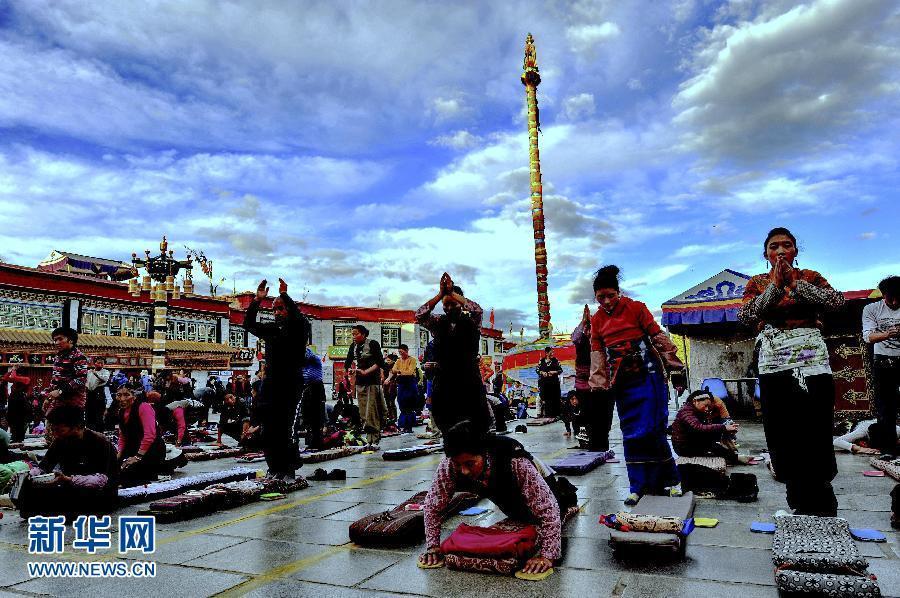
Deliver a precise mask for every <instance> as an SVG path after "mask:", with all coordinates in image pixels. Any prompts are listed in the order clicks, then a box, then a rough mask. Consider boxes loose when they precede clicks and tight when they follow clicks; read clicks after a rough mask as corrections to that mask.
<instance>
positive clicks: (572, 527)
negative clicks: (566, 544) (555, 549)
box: [562, 511, 613, 542]
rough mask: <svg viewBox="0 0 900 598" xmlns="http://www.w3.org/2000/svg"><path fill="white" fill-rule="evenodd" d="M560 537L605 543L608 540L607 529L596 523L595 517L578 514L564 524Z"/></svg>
mask: <svg viewBox="0 0 900 598" xmlns="http://www.w3.org/2000/svg"><path fill="white" fill-rule="evenodd" d="M610 512H613V511H610ZM562 535H563V537H564V538H595V539H598V540H603V541H604V542H605V541H607V540H609V529H608V528H606V527H605V526H603V525H600V524H599V523H598V522H597V515H593V514H587V513H580V514H578V515H577V516H575V517H573V518H572V519H570V520H569V521H568V522H567V523H566V526H565V527H564V528H563V530H562Z"/></svg>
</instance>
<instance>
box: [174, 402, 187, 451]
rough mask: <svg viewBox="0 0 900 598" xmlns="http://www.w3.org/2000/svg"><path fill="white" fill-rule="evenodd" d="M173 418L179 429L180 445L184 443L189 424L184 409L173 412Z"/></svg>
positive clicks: (177, 408) (179, 408)
mask: <svg viewBox="0 0 900 598" xmlns="http://www.w3.org/2000/svg"><path fill="white" fill-rule="evenodd" d="M172 417H173V418H174V419H175V424H176V425H177V427H178V435H177V438H178V443H179V444H183V443H184V434H185V432H187V422H186V421H185V420H184V407H176V408H175V410H174V411H172Z"/></svg>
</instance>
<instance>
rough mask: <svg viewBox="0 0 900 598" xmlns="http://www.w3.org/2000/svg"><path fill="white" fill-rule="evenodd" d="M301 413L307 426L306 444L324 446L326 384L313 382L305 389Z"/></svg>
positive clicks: (317, 446)
mask: <svg viewBox="0 0 900 598" xmlns="http://www.w3.org/2000/svg"><path fill="white" fill-rule="evenodd" d="M300 415H301V416H302V417H303V427H304V428H306V446H307V447H309V448H312V449H320V448H322V424H323V423H324V420H325V385H324V384H322V383H321V382H312V383H311V384H309V385H307V386H306V387H305V388H304V389H303V398H302V399H301V400H300Z"/></svg>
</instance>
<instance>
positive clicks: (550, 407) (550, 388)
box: [537, 347, 563, 417]
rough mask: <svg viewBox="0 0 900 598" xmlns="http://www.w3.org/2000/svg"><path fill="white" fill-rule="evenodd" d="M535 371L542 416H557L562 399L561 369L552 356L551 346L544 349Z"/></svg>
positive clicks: (557, 361)
mask: <svg viewBox="0 0 900 598" xmlns="http://www.w3.org/2000/svg"><path fill="white" fill-rule="evenodd" d="M537 373H538V390H539V391H540V393H541V410H542V411H543V415H544V417H558V416H559V409H560V406H561V405H560V402H561V401H562V391H561V389H560V384H559V377H560V375H561V374H562V373H563V370H562V366H561V365H559V360H558V359H556V357H554V356H553V347H547V348H546V349H544V357H543V359H541V361H540V363H538V367H537Z"/></svg>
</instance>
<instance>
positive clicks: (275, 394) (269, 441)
mask: <svg viewBox="0 0 900 598" xmlns="http://www.w3.org/2000/svg"><path fill="white" fill-rule="evenodd" d="M300 391H302V388H297V387H296V386H293V387H292V386H289V385H284V386H277V385H274V384H273V385H268V384H264V385H263V388H262V392H263V394H264V396H265V405H264V407H263V409H262V412H263V413H262V422H263V424H262V442H263V454H265V456H266V464H267V465H268V466H269V472H270V473H272V474H285V473H290V474H293V473H294V472H295V471H296V470H297V443H296V442H294V420H295V416H296V413H297V401H298V392H300Z"/></svg>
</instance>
